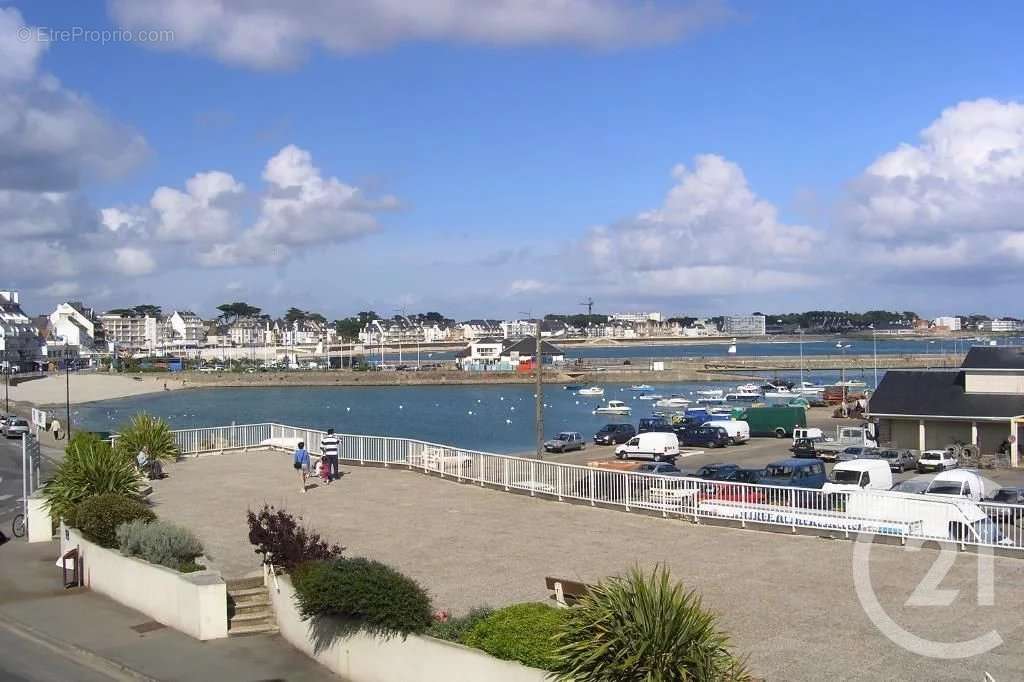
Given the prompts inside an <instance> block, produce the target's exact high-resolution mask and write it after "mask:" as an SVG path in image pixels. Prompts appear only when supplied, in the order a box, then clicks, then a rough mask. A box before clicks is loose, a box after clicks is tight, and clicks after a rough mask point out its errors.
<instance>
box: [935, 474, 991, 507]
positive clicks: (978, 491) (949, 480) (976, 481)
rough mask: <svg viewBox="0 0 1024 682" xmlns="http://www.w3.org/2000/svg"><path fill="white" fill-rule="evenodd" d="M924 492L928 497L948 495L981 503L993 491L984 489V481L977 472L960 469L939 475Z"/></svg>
mask: <svg viewBox="0 0 1024 682" xmlns="http://www.w3.org/2000/svg"><path fill="white" fill-rule="evenodd" d="M925 492H926V493H928V494H929V495H949V496H951V497H963V498H966V499H968V500H973V501H975V502H981V501H982V500H983V499H985V497H987V496H988V495H989V494H991V493H992V492H993V491H992V490H986V489H985V479H984V478H982V476H981V474H979V473H978V472H977V471H971V470H969V469H961V470H958V471H943V472H941V473H939V474H938V475H937V476H935V478H933V479H932V482H931V483H929V484H928V490H926V491H925Z"/></svg>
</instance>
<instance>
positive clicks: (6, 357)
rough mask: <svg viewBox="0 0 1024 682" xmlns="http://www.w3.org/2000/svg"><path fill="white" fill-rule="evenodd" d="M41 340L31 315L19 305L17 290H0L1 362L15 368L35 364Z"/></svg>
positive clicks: (33, 366)
mask: <svg viewBox="0 0 1024 682" xmlns="http://www.w3.org/2000/svg"><path fill="white" fill-rule="evenodd" d="M42 348H43V342H42V339H40V338H39V331H38V330H37V329H36V328H35V326H34V325H33V324H32V320H31V318H29V316H28V315H26V314H25V313H24V311H22V309H21V298H20V296H19V295H18V292H17V291H0V366H3V367H5V368H7V367H10V368H13V369H16V370H18V371H24V370H31V369H34V368H35V365H36V363H37V362H39V360H40V358H41V356H42Z"/></svg>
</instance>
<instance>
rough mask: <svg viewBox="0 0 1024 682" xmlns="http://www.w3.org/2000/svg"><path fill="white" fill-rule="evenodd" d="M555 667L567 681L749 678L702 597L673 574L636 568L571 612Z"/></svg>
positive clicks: (669, 681)
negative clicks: (703, 603)
mask: <svg viewBox="0 0 1024 682" xmlns="http://www.w3.org/2000/svg"><path fill="white" fill-rule="evenodd" d="M564 611H565V613H566V614H568V619H567V620H566V622H565V625H564V627H563V628H562V632H561V636H560V644H561V645H560V646H559V647H558V650H557V652H556V654H555V657H554V658H555V661H554V663H555V664H554V665H553V666H552V667H551V668H549V669H550V670H551V671H553V672H554V673H556V679H557V680H560V681H562V682H570V681H571V682H607V681H610V680H616V681H621V682H641V681H643V682H677V681H678V682H689V681H691V680H693V681H702V680H714V681H715V682H724V681H740V680H749V679H750V675H749V673H748V672H747V671H746V669H745V666H744V665H743V663H742V662H741V661H739V660H737V659H736V658H735V657H734V656H733V655H732V653H731V652H730V650H729V639H728V637H727V636H726V635H725V634H723V633H722V632H721V631H720V630H719V629H718V626H717V623H716V617H715V615H714V614H713V613H711V612H710V611H706V610H705V609H704V608H703V607H702V606H701V601H700V597H699V596H698V595H697V594H696V593H695V592H692V591H689V592H688V591H685V590H684V589H683V586H682V585H681V584H679V583H672V582H671V579H670V577H669V572H668V570H667V569H662V568H655V569H654V570H653V571H652V572H651V574H650V575H647V574H645V573H643V572H642V571H640V570H639V569H636V568H635V569H633V570H632V571H631V572H630V573H629V575H627V576H626V577H622V578H612V579H611V580H608V581H606V582H603V583H601V584H599V585H596V586H594V587H592V588H591V589H590V591H589V594H587V595H586V596H585V597H583V598H582V599H580V601H579V602H578V603H577V605H576V606H575V607H573V608H571V609H565V610H564Z"/></svg>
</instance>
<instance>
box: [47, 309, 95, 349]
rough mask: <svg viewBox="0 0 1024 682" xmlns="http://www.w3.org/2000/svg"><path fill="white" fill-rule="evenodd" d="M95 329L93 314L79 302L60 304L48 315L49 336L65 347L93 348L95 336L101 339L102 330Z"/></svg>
mask: <svg viewBox="0 0 1024 682" xmlns="http://www.w3.org/2000/svg"><path fill="white" fill-rule="evenodd" d="M97 327H98V324H97V321H96V316H95V313H94V312H93V311H92V309H91V308H86V307H85V306H84V305H82V302H81V301H67V302H65V303H61V304H59V305H58V306H57V308H56V310H54V311H53V312H52V313H50V334H51V336H53V337H54V339H55V340H56V341H58V342H60V343H62V344H65V345H69V346H79V347H84V348H86V349H93V348H95V346H96V337H97V335H98V336H99V337H100V339H102V338H103V333H102V332H103V330H102V328H97Z"/></svg>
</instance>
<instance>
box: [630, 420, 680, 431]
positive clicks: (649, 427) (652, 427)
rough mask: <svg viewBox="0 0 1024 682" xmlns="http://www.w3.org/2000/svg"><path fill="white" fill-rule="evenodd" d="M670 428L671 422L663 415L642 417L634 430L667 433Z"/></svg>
mask: <svg viewBox="0 0 1024 682" xmlns="http://www.w3.org/2000/svg"><path fill="white" fill-rule="evenodd" d="M672 430H673V429H672V424H670V423H669V421H668V420H667V419H665V418H664V417H644V418H643V419H641V420H640V425H639V427H637V430H636V431H637V433H647V432H648V431H661V432H664V433H668V432H671V431H672Z"/></svg>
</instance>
